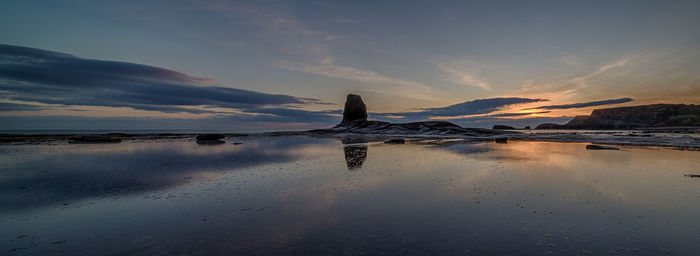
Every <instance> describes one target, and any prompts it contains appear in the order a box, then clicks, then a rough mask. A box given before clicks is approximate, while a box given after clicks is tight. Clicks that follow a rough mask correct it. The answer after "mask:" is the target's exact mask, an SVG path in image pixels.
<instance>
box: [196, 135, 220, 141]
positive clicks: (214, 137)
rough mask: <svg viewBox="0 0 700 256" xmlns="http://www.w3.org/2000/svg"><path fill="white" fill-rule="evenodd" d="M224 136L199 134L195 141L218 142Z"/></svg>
mask: <svg viewBox="0 0 700 256" xmlns="http://www.w3.org/2000/svg"><path fill="white" fill-rule="evenodd" d="M224 137H225V136H224V135H221V134H200V135H197V140H220V139H223V138H224Z"/></svg>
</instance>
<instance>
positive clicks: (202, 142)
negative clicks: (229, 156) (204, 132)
mask: <svg viewBox="0 0 700 256" xmlns="http://www.w3.org/2000/svg"><path fill="white" fill-rule="evenodd" d="M224 143H226V142H225V141H223V140H197V144H199V145H219V144H224Z"/></svg>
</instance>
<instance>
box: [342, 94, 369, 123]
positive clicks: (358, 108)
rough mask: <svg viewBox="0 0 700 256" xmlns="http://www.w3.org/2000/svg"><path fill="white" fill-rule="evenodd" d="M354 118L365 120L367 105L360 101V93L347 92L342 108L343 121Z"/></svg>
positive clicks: (353, 119)
mask: <svg viewBox="0 0 700 256" xmlns="http://www.w3.org/2000/svg"><path fill="white" fill-rule="evenodd" d="M355 120H363V121H367V106H365V103H364V102H363V101H362V97H360V95H355V94H348V97H347V98H346V99H345V109H344V110H343V121H342V122H341V124H343V123H347V122H352V121H355Z"/></svg>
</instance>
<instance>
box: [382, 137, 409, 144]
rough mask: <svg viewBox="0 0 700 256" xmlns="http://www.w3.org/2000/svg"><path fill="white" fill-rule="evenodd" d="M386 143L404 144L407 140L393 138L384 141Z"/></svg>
mask: <svg viewBox="0 0 700 256" xmlns="http://www.w3.org/2000/svg"><path fill="white" fill-rule="evenodd" d="M384 143H385V144H404V143H406V140H405V139H404V138H391V139H388V140H385V141H384Z"/></svg>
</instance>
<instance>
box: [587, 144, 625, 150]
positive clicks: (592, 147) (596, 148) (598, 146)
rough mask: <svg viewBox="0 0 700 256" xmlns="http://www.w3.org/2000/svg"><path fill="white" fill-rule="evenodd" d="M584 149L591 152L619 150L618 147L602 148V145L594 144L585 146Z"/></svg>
mask: <svg viewBox="0 0 700 256" xmlns="http://www.w3.org/2000/svg"><path fill="white" fill-rule="evenodd" d="M586 149H591V150H620V148H618V147H611V146H603V145H595V144H590V145H586Z"/></svg>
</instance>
